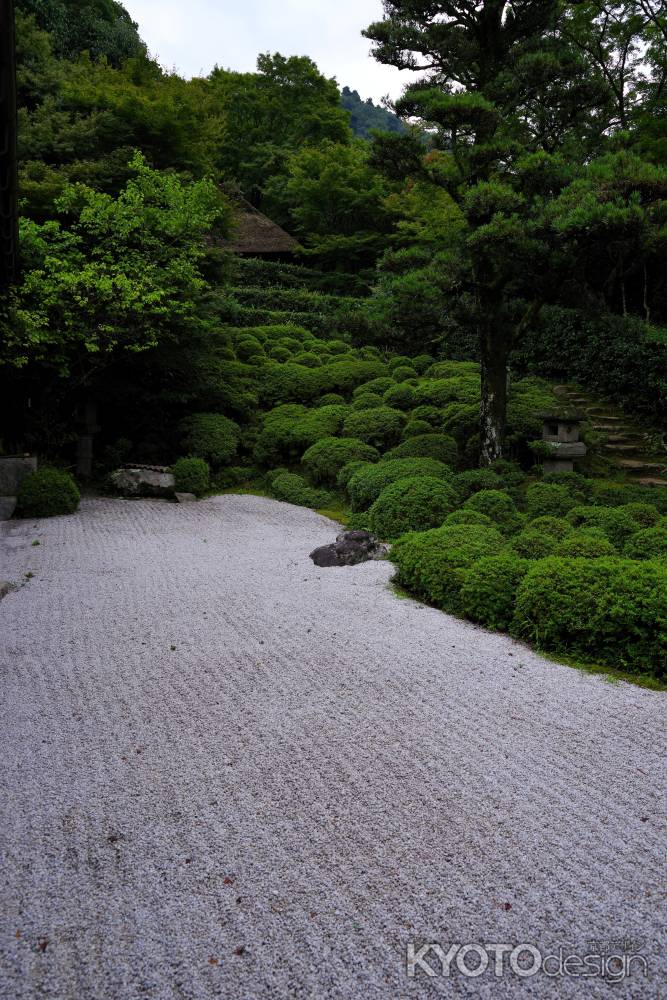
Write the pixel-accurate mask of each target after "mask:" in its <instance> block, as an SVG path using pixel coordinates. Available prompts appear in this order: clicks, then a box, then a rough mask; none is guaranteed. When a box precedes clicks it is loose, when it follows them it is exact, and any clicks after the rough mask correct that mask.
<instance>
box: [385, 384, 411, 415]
mask: <svg viewBox="0 0 667 1000" xmlns="http://www.w3.org/2000/svg"><path fill="white" fill-rule="evenodd" d="M384 401H385V403H386V404H387V406H393V407H396V408H397V409H399V410H410V409H412V406H413V404H414V401H415V390H414V387H413V386H411V385H410V383H409V382H397V383H396V385H392V387H391V388H390V389H387V391H386V392H385V394H384Z"/></svg>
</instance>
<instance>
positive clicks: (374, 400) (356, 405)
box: [351, 392, 384, 410]
mask: <svg viewBox="0 0 667 1000" xmlns="http://www.w3.org/2000/svg"><path fill="white" fill-rule="evenodd" d="M377 406H384V400H383V398H382V396H378V395H377V394H376V393H374V392H362V393H361V395H360V396H355V397H354V399H353V400H352V403H351V407H352V409H353V410H373V409H375V407H377Z"/></svg>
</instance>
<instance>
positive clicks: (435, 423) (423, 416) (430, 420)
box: [410, 404, 442, 428]
mask: <svg viewBox="0 0 667 1000" xmlns="http://www.w3.org/2000/svg"><path fill="white" fill-rule="evenodd" d="M410 419H411V420H425V421H426V423H427V424H430V425H431V427H438V428H439V427H440V425H441V424H442V410H439V409H438V407H437V406H428V405H426V404H424V405H422V406H415V408H414V410H413V411H412V413H411V415H410Z"/></svg>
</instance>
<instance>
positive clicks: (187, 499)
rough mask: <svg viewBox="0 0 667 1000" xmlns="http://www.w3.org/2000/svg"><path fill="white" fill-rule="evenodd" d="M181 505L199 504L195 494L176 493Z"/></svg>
mask: <svg viewBox="0 0 667 1000" xmlns="http://www.w3.org/2000/svg"><path fill="white" fill-rule="evenodd" d="M174 496H175V497H176V499H177V500H178V502H179V503H197V497H196V496H195V495H194V493H174Z"/></svg>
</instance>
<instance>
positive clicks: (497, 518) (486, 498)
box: [463, 490, 523, 533]
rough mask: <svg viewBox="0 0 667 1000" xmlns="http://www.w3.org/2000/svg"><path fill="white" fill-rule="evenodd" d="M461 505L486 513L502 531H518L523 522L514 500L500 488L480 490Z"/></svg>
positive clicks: (467, 508)
mask: <svg viewBox="0 0 667 1000" xmlns="http://www.w3.org/2000/svg"><path fill="white" fill-rule="evenodd" d="M463 506H464V507H465V509H466V510H476V511H479V513H480V514H486V515H487V517H490V518H491V520H492V521H493V522H494V524H495V525H496V527H497V528H498V529H499V530H500V531H502V532H508V533H511V532H513V531H518V530H519V528H520V527H521V526H522V524H523V518H522V516H521V514H520V513H519V511H518V509H517V506H516V504H515V502H514V500H513V499H512V497H511V496H510V495H509V493H505V492H503V491H502V490H480V491H479V492H478V493H473V495H472V496H471V497H468V499H467V500H466V502H465V503H464V505H463Z"/></svg>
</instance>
